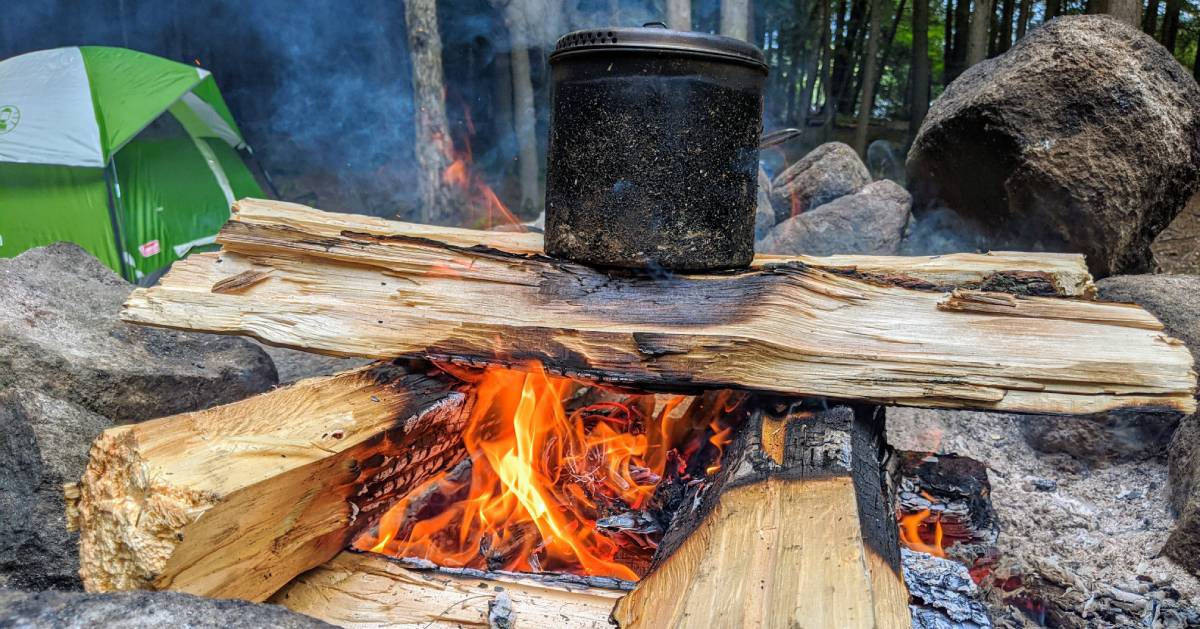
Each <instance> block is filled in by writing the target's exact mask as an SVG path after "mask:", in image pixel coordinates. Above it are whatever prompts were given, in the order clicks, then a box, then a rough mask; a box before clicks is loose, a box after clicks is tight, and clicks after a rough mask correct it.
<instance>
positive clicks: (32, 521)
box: [0, 389, 111, 590]
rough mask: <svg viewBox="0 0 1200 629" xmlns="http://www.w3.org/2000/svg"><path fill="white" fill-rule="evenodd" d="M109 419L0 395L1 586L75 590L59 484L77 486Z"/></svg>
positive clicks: (15, 393) (73, 551)
mask: <svg viewBox="0 0 1200 629" xmlns="http://www.w3.org/2000/svg"><path fill="white" fill-rule="evenodd" d="M110 424H111V422H109V421H108V419H106V418H104V417H101V416H100V415H97V414H95V413H92V412H90V411H88V410H86V409H84V408H82V407H80V406H77V405H75V404H72V403H70V402H64V401H62V400H57V399H54V398H52V397H49V396H47V395H45V394H43V393H41V392H38V391H30V390H16V389H10V390H8V391H5V392H3V393H0V426H3V427H4V429H3V430H0V585H2V586H5V587H13V588H24V589H37V590H43V589H60V590H63V589H80V588H81V584H80V582H79V575H78V572H79V551H78V544H77V542H78V535H77V534H75V533H68V532H67V530H66V513H65V505H64V503H63V493H62V484H63V483H65V482H74V481H77V480H79V477H80V476H81V475H82V474H83V468H84V466H85V465H86V464H87V454H88V447H89V446H90V445H91V443H92V440H93V439H95V438H96V435H98V434H100V432H101V431H102V430H104V429H105V428H107V427H109V425H110Z"/></svg>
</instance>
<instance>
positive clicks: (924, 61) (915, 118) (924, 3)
mask: <svg viewBox="0 0 1200 629" xmlns="http://www.w3.org/2000/svg"><path fill="white" fill-rule="evenodd" d="M963 1H964V2H965V0H963ZM912 32H913V44H912V45H913V48H912V73H911V74H910V75H909V77H910V80H909V86H910V90H909V98H910V99H911V102H910V103H909V112H910V116H909V122H908V137H909V141H911V140H912V139H913V138H915V137H917V130H918V129H920V128H921V122H922V121H924V120H925V114H926V113H928V112H929V0H913V11H912Z"/></svg>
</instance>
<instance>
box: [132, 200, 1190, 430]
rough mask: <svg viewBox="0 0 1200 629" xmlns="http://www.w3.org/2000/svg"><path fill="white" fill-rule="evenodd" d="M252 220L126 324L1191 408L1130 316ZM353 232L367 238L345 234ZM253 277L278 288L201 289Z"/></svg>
mask: <svg viewBox="0 0 1200 629" xmlns="http://www.w3.org/2000/svg"><path fill="white" fill-rule="evenodd" d="M245 206H246V202H239V205H238V206H237V207H236V208H235V210H236V213H235V215H234V217H233V219H232V220H231V221H230V223H228V224H227V225H226V226H225V227H224V228H223V229H222V231H221V234H220V236H219V238H218V241H219V242H220V243H221V244H222V245H223V246H224V251H223V252H222V253H215V254H203V255H195V256H191V257H189V258H188V259H187V260H184V261H182V262H180V263H177V264H176V265H175V266H174V267H173V268H172V270H171V272H170V273H168V274H167V276H166V277H165V278H163V280H162V283H161V285H159V286H156V287H152V288H148V289H140V290H138V291H136V292H135V293H134V294H133V295H132V296H131V297H130V299H129V300H128V301H127V302H126V304H125V307H124V309H123V311H122V317H123V318H124V319H125V320H127V321H131V322H135V323H142V324H148V325H158V326H165V327H174V328H180V329H190V330H202V331H208V332H219V333H230V334H247V335H251V336H254V337H257V338H259V339H262V340H264V341H266V342H268V343H272V344H277V345H283V346H288V347H295V348H299V349H306V350H309V351H315V352H320V353H327V354H333V355H342V356H345V355H353V356H364V357H373V358H390V357H396V356H422V357H427V358H433V359H438V360H444V361H452V362H458V361H463V362H469V363H475V364H479V363H499V364H517V363H521V362H523V361H527V360H540V361H542V363H544V364H545V365H546V367H547V369H548V370H550V371H552V372H555V373H563V374H566V375H571V376H576V377H581V378H590V379H596V380H600V381H606V382H611V383H614V384H619V385H627V386H633V387H638V388H642V389H653V390H689V391H694V390H697V389H703V388H731V387H732V388H744V389H757V390H762V391H774V392H781V393H787V394H797V395H811V396H819V397H828V398H842V399H862V400H868V401H872V402H878V403H884V404H901V405H910V406H928V407H945V408H977V409H984V410H996V411H1021V412H1031V413H1095V412H1102V411H1108V410H1113V409H1119V408H1131V409H1141V410H1147V409H1153V410H1160V411H1162V410H1166V411H1178V412H1183V413H1190V412H1192V411H1193V410H1194V408H1195V400H1194V398H1193V392H1194V388H1195V375H1194V374H1193V373H1192V371H1191V365H1192V359H1191V356H1190V354H1189V352H1188V350H1187V349H1186V348H1185V347H1184V346H1183V345H1182V344H1181V343H1179V342H1177V341H1175V340H1174V339H1171V338H1170V337H1168V336H1167V335H1166V334H1165V333H1164V332H1163V328H1162V325H1161V324H1160V323H1159V321H1158V320H1157V319H1155V318H1154V317H1153V316H1152V315H1150V314H1149V313H1147V312H1145V311H1144V310H1142V309H1140V308H1138V307H1137V306H1133V305H1125V304H1106V303H1096V302H1088V301H1081V300H1076V299H1056V298H1044V297H1026V296H1011V295H1006V294H1001V293H993V292H976V291H970V290H960V291H956V292H955V293H953V294H951V295H949V296H945V295H943V294H940V293H937V292H931V291H925V290H915V289H912V288H907V287H905V286H903V285H906V284H907V283H908V282H907V281H898V283H899V284H902V285H901V286H897V285H894V284H891V283H889V282H888V278H890V277H893V275H894V274H891V273H886V272H883V271H873V272H872V273H871V275H872V277H871V278H870V281H868V280H867V279H863V278H862V277H857V276H856V273H848V272H844V271H843V272H835V271H832V270H822V269H820V268H816V267H813V266H810V265H808V264H805V263H802V262H798V261H789V262H784V263H778V262H773V261H769V262H767V263H764V264H762V265H760V266H758V267H756V268H752V269H750V270H747V271H744V272H739V273H730V274H723V275H690V276H670V277H659V276H650V275H636V274H634V275H631V274H606V273H604V272H601V271H597V270H595V269H592V268H588V267H585V266H581V265H577V264H573V263H570V262H566V261H562V260H555V259H551V258H547V257H544V256H541V255H537V254H532V253H512V252H510V251H506V250H502V249H496V248H492V247H485V246H481V245H478V244H474V245H471V244H468V243H471V242H484V241H488V242H499V243H503V242H507V241H509V240H512V241H517V242H521V243H524V245H525V246H527V245H528V244H529V242H528V240H529V237H528V235H522V234H502V233H491V232H487V233H477V232H470V230H447V229H445V228H430V227H424V226H413V225H406V224H402V223H392V222H385V221H380V220H370V219H364V218H359V217H347V216H346V215H329V214H325V213H322V212H318V211H316V210H307V209H298V208H299V207H300V206H287V207H285V208H283V209H282V210H278V215H279V216H278V219H277V220H274V222H272V221H273V219H272V218H271V217H272V216H273V212H276V210H275V209H274V206H272V207H270V208H265V209H264V207H263V204H261V203H255V204H252V209H253V211H252V212H250V214H247V212H248V211H247V210H245V209H243V208H244V207H245ZM251 216H252V218H251ZM360 223H370V225H371V228H370V229H369V230H367V231H359V230H358V229H357V228H352V226H354V225H358V224H360ZM434 235H436V237H437V238H441V239H443V240H434V239H432V238H431V236H434ZM1027 255H1032V254H1027ZM1047 259H1051V258H1047ZM1053 260H1058V261H1061V258H1053ZM859 268H862V267H861V266H860V267H859ZM246 271H263V272H265V271H270V274H268V275H265V276H263V279H261V280H259V281H258V282H256V283H254V284H253V285H250V286H247V287H245V288H243V289H242V290H240V291H237V292H232V293H213V292H211V291H212V287H213V286H215V285H217V284H218V283H219V282H221V281H222V280H225V279H227V278H229V277H233V276H237V275H238V274H241V273H244V272H246ZM908 274H909V270H905V271H904V272H903V273H901V275H906V276H907V275H908Z"/></svg>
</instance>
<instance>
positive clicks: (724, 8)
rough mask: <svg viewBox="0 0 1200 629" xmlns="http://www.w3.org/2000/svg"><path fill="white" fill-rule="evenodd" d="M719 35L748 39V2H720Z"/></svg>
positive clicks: (740, 0) (743, 0) (731, 0)
mask: <svg viewBox="0 0 1200 629" xmlns="http://www.w3.org/2000/svg"><path fill="white" fill-rule="evenodd" d="M721 34H722V35H724V36H726V37H735V38H737V39H745V40H748V39H749V38H750V0H721Z"/></svg>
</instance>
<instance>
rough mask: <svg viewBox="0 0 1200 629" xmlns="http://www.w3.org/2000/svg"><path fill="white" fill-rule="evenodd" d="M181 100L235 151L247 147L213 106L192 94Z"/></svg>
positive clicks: (184, 96)
mask: <svg viewBox="0 0 1200 629" xmlns="http://www.w3.org/2000/svg"><path fill="white" fill-rule="evenodd" d="M179 100H180V102H182V103H183V104H184V105H186V106H187V108H188V109H191V110H192V112H193V113H195V114H196V116H197V117H198V118H200V120H201V121H202V122H203V123H204V124H205V125H206V126H207V127H208V128H209V129H210V130H211V131H212V133H213V135H215V136H216V137H218V138H220V139H222V140H224V141H225V143H226V144H228V145H229V146H232V147H233V148H235V149H237V148H242V147H243V146H245V143H244V142H242V138H241V136H239V135H238V133H237V131H234V130H233V127H230V126H229V123H228V122H225V119H224V118H222V117H221V114H218V113H217V110H216V109H213V106H212V105H209V104H208V103H206V102H204V101H203V100H200V97H199V96H196V95H195V94H193V93H192V92H188V93H187V94H184V95H183V98H181V99H179Z"/></svg>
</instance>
